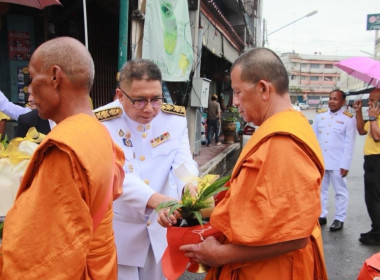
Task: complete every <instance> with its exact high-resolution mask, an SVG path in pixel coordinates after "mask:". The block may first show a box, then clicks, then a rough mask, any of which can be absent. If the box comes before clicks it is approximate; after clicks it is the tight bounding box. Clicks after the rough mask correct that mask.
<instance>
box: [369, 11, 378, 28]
mask: <svg viewBox="0 0 380 280" xmlns="http://www.w3.org/2000/svg"><path fill="white" fill-rule="evenodd" d="M367 30H380V14H370V15H367Z"/></svg>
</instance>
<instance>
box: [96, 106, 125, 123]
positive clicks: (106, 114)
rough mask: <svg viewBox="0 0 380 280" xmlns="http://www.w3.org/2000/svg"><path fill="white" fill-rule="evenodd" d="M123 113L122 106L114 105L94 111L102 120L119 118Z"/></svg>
mask: <svg viewBox="0 0 380 280" xmlns="http://www.w3.org/2000/svg"><path fill="white" fill-rule="evenodd" d="M122 113H123V110H122V109H121V108H120V107H112V108H107V109H101V110H99V111H96V110H95V111H94V114H95V116H96V118H97V119H98V120H99V121H101V122H102V121H107V120H112V119H115V118H118V117H120V116H121V115H122Z"/></svg>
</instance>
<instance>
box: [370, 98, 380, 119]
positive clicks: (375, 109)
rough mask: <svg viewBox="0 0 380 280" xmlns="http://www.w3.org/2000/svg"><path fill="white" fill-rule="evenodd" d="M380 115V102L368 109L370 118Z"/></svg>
mask: <svg viewBox="0 0 380 280" xmlns="http://www.w3.org/2000/svg"><path fill="white" fill-rule="evenodd" d="M379 114H380V103H379V101H377V102H374V103H373V104H372V106H369V108H368V117H375V118H376V117H377V116H378V115H379Z"/></svg>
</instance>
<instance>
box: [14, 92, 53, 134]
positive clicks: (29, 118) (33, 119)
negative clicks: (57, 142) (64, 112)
mask: <svg viewBox="0 0 380 280" xmlns="http://www.w3.org/2000/svg"><path fill="white" fill-rule="evenodd" d="M28 105H29V107H30V108H31V109H32V111H30V112H28V113H26V114H21V115H20V116H19V117H18V121H17V129H16V134H15V137H25V136H26V134H27V133H28V130H29V129H30V128H31V127H35V128H36V130H37V131H38V132H40V133H43V134H45V135H46V134H48V133H49V132H50V130H51V127H53V126H54V125H55V124H53V122H52V121H49V120H45V119H43V118H41V117H40V116H39V115H38V110H37V108H36V105H35V103H34V98H33V95H31V94H29V96H28Z"/></svg>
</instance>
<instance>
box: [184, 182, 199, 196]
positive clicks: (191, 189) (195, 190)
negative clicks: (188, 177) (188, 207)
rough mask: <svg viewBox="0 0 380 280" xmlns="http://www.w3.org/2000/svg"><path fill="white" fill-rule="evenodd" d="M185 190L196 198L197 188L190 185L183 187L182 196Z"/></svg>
mask: <svg viewBox="0 0 380 280" xmlns="http://www.w3.org/2000/svg"><path fill="white" fill-rule="evenodd" d="M186 190H189V192H190V195H191V196H194V197H196V196H197V193H198V186H195V185H193V184H192V183H188V184H186V185H185V186H184V187H183V192H182V194H184V193H185V191H186Z"/></svg>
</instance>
